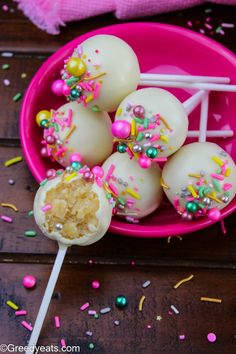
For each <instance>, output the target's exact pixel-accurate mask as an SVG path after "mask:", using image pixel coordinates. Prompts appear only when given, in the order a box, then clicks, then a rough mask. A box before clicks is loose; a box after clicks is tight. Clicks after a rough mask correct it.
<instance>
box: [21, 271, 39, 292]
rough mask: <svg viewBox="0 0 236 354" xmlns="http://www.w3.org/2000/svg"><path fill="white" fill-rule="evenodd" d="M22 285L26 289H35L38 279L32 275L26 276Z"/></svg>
mask: <svg viewBox="0 0 236 354" xmlns="http://www.w3.org/2000/svg"><path fill="white" fill-rule="evenodd" d="M22 283H23V285H24V287H25V288H26V289H33V288H34V287H35V285H36V284H37V279H36V278H35V277H34V276H33V275H30V274H27V275H25V276H24V278H23V280H22Z"/></svg>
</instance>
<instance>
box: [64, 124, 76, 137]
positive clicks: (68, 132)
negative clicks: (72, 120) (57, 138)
mask: <svg viewBox="0 0 236 354" xmlns="http://www.w3.org/2000/svg"><path fill="white" fill-rule="evenodd" d="M75 129H76V126H75V125H72V127H71V128H70V129H69V130H68V131H67V133H66V135H65V138H64V140H67V139H69V137H70V136H71V134H72V133H73V132H74V130H75Z"/></svg>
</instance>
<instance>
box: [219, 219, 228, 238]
mask: <svg viewBox="0 0 236 354" xmlns="http://www.w3.org/2000/svg"><path fill="white" fill-rule="evenodd" d="M220 226H221V230H222V232H223V235H226V234H227V230H226V228H225V223H224V220H223V219H221V220H220Z"/></svg>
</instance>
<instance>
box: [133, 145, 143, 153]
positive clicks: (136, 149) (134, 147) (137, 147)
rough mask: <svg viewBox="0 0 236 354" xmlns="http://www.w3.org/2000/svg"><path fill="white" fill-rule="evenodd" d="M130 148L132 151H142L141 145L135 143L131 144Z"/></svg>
mask: <svg viewBox="0 0 236 354" xmlns="http://www.w3.org/2000/svg"><path fill="white" fill-rule="evenodd" d="M132 150H133V152H141V151H142V147H141V146H140V145H138V144H135V145H133V146H132Z"/></svg>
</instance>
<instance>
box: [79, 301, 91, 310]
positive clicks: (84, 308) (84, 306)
mask: <svg viewBox="0 0 236 354" xmlns="http://www.w3.org/2000/svg"><path fill="white" fill-rule="evenodd" d="M89 306H90V305H89V302H86V303H85V304H83V305H82V306H81V307H80V310H81V311H84V310H86V309H87V308H88V307H89Z"/></svg>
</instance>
